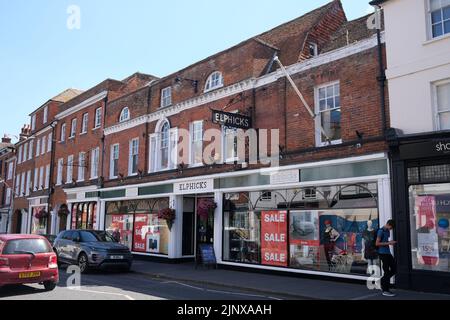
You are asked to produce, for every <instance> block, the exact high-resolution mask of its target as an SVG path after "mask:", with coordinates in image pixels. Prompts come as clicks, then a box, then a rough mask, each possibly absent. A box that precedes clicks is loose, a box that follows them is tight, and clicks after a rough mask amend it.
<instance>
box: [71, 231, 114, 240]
mask: <svg viewBox="0 0 450 320" xmlns="http://www.w3.org/2000/svg"><path fill="white" fill-rule="evenodd" d="M80 234H81V242H116V241H115V240H114V238H113V237H111V236H110V235H109V234H108V233H107V232H86V231H84V232H80Z"/></svg>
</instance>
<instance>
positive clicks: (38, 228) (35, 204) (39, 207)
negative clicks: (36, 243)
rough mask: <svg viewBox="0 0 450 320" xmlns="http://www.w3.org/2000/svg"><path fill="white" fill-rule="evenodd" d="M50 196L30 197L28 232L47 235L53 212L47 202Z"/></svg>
mask: <svg viewBox="0 0 450 320" xmlns="http://www.w3.org/2000/svg"><path fill="white" fill-rule="evenodd" d="M47 200H48V197H37V198H32V199H29V211H28V212H29V214H28V215H29V217H28V227H27V230H28V232H27V233H31V234H38V235H46V234H48V233H49V229H48V228H49V226H50V223H51V214H50V213H49V207H48V203H47Z"/></svg>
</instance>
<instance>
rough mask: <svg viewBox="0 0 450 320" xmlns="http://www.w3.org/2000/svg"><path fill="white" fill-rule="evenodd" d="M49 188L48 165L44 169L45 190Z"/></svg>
mask: <svg viewBox="0 0 450 320" xmlns="http://www.w3.org/2000/svg"><path fill="white" fill-rule="evenodd" d="M49 188H50V165H49V164H48V165H47V166H46V167H45V189H49Z"/></svg>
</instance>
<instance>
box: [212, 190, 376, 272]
mask: <svg viewBox="0 0 450 320" xmlns="http://www.w3.org/2000/svg"><path fill="white" fill-rule="evenodd" d="M370 184H374V185H376V187H377V191H376V192H377V193H376V194H373V193H372V191H371V190H370V189H369V188H368V185H370ZM329 187H339V190H338V191H337V192H336V193H335V194H334V195H333V197H330V198H329V199H330V200H329V201H328V200H327V203H328V208H305V209H296V208H292V204H293V203H294V202H295V201H294V200H296V199H300V200H302V201H304V202H307V201H308V200H309V199H303V196H302V193H304V192H305V191H306V190H311V189H315V192H316V195H317V196H319V195H321V196H322V197H324V198H325V199H327V198H328V197H325V195H324V193H323V192H322V191H321V190H320V188H329ZM350 187H353V188H354V187H357V188H359V190H365V191H367V194H369V195H370V197H371V199H373V201H375V203H376V206H374V207H373V208H361V209H376V214H377V219H378V223H379V224H380V221H381V212H380V202H379V192H380V189H379V186H378V181H364V182H361V183H354V184H345V185H324V186H320V187H318V186H308V187H300V188H276V189H275V188H274V189H265V190H250V191H241V192H237V191H236V192H233V191H230V192H224V194H223V203H224V205H223V210H222V248H221V250H222V252H221V253H222V257H223V258H222V260H223V262H225V263H230V264H236V265H246V266H249V267H251V266H258V267H263V268H268V269H273V268H276V269H281V270H286V271H287V272H292V271H296V272H300V273H301V272H302V271H303V272H312V273H318V274H319V273H328V274H336V275H350V276H361V274H356V273H342V272H336V271H324V270H311V269H307V268H293V267H291V262H290V257H291V239H290V238H291V236H290V232H289V226H290V223H291V221H290V219H291V212H292V211H308V210H311V211H328V210H333V207H332V205H333V204H334V205H335V204H336V203H338V202H339V195H342V193H343V191H344V190H345V189H346V188H350ZM286 190H297V191H296V192H295V193H294V196H293V197H292V199H290V201H287V200H286V199H285V197H284V196H283V195H282V194H281V193H280V191H286ZM247 193H248V194H251V193H259V198H258V199H257V201H256V202H255V204H254V205H253V207H249V210H248V212H251V211H253V212H263V211H286V212H287V226H288V227H287V232H286V238H287V239H286V243H287V244H286V246H287V259H288V261H287V266H270V265H265V264H263V263H262V259H261V257H260V262H259V263H251V262H239V261H233V260H227V259H225V258H224V257H225V213H226V212H229V211H226V210H225V209H226V208H225V201H227V199H226V198H225V197H226V195H227V194H240V195H242V194H247ZM266 193H271V194H272V195H278V196H281V197H282V199H284V200H286V208H279V209H275V208H272V209H269V208H267V210H258V209H256V208H257V205H258V203H259V202H264V200H263V195H264V194H266ZM245 197H246V198H247V200H248V201H249V202H248V204H249V205H250V204H251V200H250V197H249V196H247V195H246V196H245ZM347 209H348V208H347ZM350 209H354V208H350ZM335 210H346V208H339V209H335ZM378 227H380V226H378ZM375 230H377V228H375ZM259 232H260V236H261V219H260V228H259ZM260 246H261V244H260ZM259 251H260V252H259V253H260V255H261V254H262V250H261V248H260V249H259ZM365 276H367V277H369V276H370V275H368V274H367V275H365Z"/></svg>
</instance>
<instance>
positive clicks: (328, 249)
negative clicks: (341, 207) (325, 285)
mask: <svg viewBox="0 0 450 320" xmlns="http://www.w3.org/2000/svg"><path fill="white" fill-rule="evenodd" d="M340 236H341V235H340V234H339V232H337V231H336V229H334V228H333V226H332V222H331V220H326V221H325V231H324V233H323V239H322V240H323V248H324V250H325V258H326V259H327V263H328V268H329V270H331V268H332V261H331V260H332V258H333V253H334V249H335V247H336V241H337V239H339V237H340Z"/></svg>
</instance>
